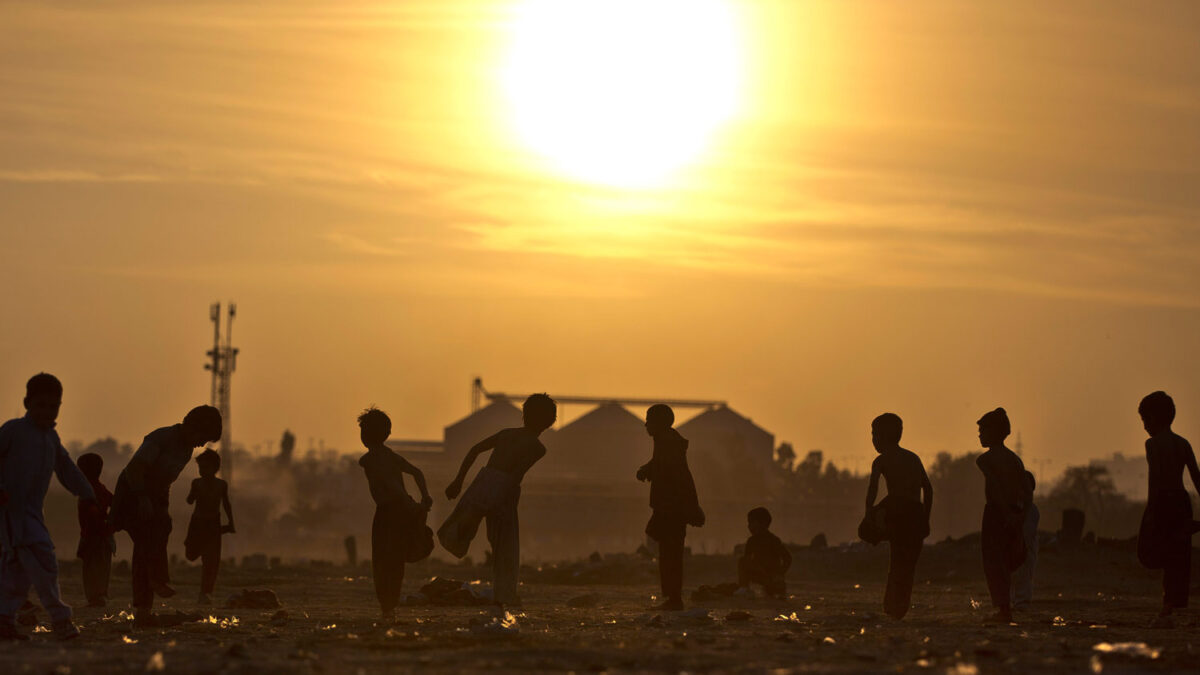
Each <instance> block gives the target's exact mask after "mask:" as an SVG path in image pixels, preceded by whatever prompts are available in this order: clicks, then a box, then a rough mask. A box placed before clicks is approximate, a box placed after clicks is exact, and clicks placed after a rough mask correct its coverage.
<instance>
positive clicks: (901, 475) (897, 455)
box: [867, 413, 933, 619]
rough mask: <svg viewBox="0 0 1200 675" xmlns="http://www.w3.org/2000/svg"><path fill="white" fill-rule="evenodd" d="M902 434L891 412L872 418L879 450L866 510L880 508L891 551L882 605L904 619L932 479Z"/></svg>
mask: <svg viewBox="0 0 1200 675" xmlns="http://www.w3.org/2000/svg"><path fill="white" fill-rule="evenodd" d="M903 434H904V422H903V420H901V419H900V416H899V415H896V414H895V413H884V414H882V415H880V416H879V417H876V418H875V419H874V420H873V421H872V422H871V444H872V445H874V446H875V451H876V452H878V453H879V456H878V457H876V458H875V461H874V462H872V463H871V480H870V483H869V484H868V486H867V512H868V513H870V512H871V511H872V510H873V509H876V508H882V509H883V522H884V532H885V535H886V538H887V540H888V542H889V549H890V553H891V560H890V562H889V564H888V577H887V590H886V591H884V595H883V609H884V611H885V612H887V614H888V616H891V617H892V618H894V619H903V618H904V615H905V614H907V613H908V609H909V607H911V606H912V589H913V578H914V577H915V576H916V573H917V559H918V558H920V556H921V548H922V547H923V546H924V542H925V537H927V536H929V514H930V512H931V511H932V510H933V484H931V483H930V482H929V475H928V474H926V473H925V465H924V464H923V463H922V462H921V458H920V457H918V456H917V454H916V453H914V452H911V451H909V450H905V449H904V448H902V447H900V438H901V436H902V435H903ZM880 476H883V480H884V481H885V482H886V483H887V497H885V498H884V499H883V501H882V502H880V503H879V505H878V506H876V504H875V497H876V495H877V494H878V492H879V477H880Z"/></svg>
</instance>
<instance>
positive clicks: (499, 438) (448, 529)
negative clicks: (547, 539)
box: [438, 394, 558, 606]
mask: <svg viewBox="0 0 1200 675" xmlns="http://www.w3.org/2000/svg"><path fill="white" fill-rule="evenodd" d="M522 415H523V417H524V426H521V427H518V428H515V429H505V430H503V431H500V432H498V433H496V434H493V435H492V436H489V437H488V438H485V439H484V440H482V441H480V442H479V443H477V444H475V446H474V447H472V448H471V450H470V451H469V452H468V453H467V456H466V457H464V458H463V461H462V466H460V467H459V469H458V475H457V476H455V478H454V480H453V481H452V482H451V483H450V485H449V486H448V487H447V488H446V497H447V498H449V499H454V498H456V497H458V494H459V493H460V492H462V485H463V481H464V480H465V479H466V476H467V472H468V471H469V470H470V469H471V465H472V464H473V463H474V462H475V459H476V458H477V457H479V455H481V454H483V453H485V452H488V451H489V450H490V451H491V452H492V456H491V458H490V459H488V463H487V465H486V466H484V467H483V468H481V469H480V470H479V473H478V474H476V476H475V480H474V481H472V482H471V486H470V487H468V488H467V491H466V492H464V493H463V495H462V499H461V500H460V501H459V502H458V505H457V506H455V507H454V511H453V512H452V513H451V514H450V517H449V518H447V519H446V522H445V523H443V524H442V526H441V527H440V528H439V529H438V540H439V541H440V542H441V543H442V546H443V547H444V548H445V549H446V550H447V551H449V552H451V553H453V554H454V555H455V556H457V557H459V558H462V557H463V556H465V555H466V554H467V549H468V548H469V547H470V545H471V540H472V539H474V538H475V533H476V531H478V529H479V523H480V521H481V520H483V519H484V518H486V519H487V537H488V542H489V543H490V544H491V545H492V593H493V599H494V600H495V602H496V603H498V604H500V605H507V606H516V605H519V604H520V602H521V599H520V597H518V595H517V585H518V573H519V571H520V566H521V536H520V523H519V521H518V519H517V504H518V502H519V501H520V499H521V480H522V479H523V478H524V477H525V473H526V472H527V471H529V469H530V468H532V467H533V465H534V464H536V463H537V461H538V460H540V459H541V458H542V457H544V456H545V455H546V446H544V445H542V442H541V441H539V440H538V436H540V435H541V434H542V432H543V431H545V430H546V429H549V428H550V426H551V425H553V424H554V420H555V419H556V418H557V417H558V406H557V405H556V404H555V403H554V399H552V398H550V397H549V396H547V395H546V394H534V395H533V396H530V397H529V398H527V399H525V404H524V405H523V406H522Z"/></svg>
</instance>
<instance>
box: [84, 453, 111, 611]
mask: <svg viewBox="0 0 1200 675" xmlns="http://www.w3.org/2000/svg"><path fill="white" fill-rule="evenodd" d="M75 464H76V465H77V466H78V467H79V470H80V471H81V472H83V475H84V477H86V478H87V480H88V484H90V485H91V486H92V492H93V493H94V494H95V495H96V498H95V499H94V500H90V501H89V500H86V499H80V500H79V547H78V548H77V549H76V551H75V555H77V556H79V559H80V561H82V567H83V594H84V595H85V596H87V600H88V607H104V606H105V605H107V604H108V577H109V574H110V573H111V571H112V557H113V554H114V553H116V548H117V547H116V542H115V541H114V540H113V531H112V528H111V527H110V526H109V524H108V509H109V507H110V506H112V493H111V492H109V491H108V488H107V487H105V486H104V483H101V482H100V473H101V472H102V471H103V470H104V458H103V457H101V456H100V455H97V454H96V453H94V452H89V453H85V454H83V455H80V456H79V459H77V460H75Z"/></svg>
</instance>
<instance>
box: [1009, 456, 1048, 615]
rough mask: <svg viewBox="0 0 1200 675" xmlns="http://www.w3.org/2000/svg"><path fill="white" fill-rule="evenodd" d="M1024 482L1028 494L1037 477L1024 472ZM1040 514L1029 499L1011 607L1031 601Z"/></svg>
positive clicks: (1024, 605)
mask: <svg viewBox="0 0 1200 675" xmlns="http://www.w3.org/2000/svg"><path fill="white" fill-rule="evenodd" d="M1025 483H1026V484H1027V485H1028V486H1029V494H1030V495H1032V494H1033V491H1034V490H1036V489H1037V479H1035V478H1034V477H1033V473H1031V472H1029V471H1026V472H1025ZM1041 519H1042V514H1041V512H1040V511H1038V507H1037V504H1034V503H1033V499H1032V497H1031V498H1030V500H1029V508H1027V509H1025V524H1024V527H1023V528H1022V533H1023V534H1024V536H1025V562H1023V563H1021V566H1020V567H1019V568H1017V571H1016V572H1013V592H1012V597H1013V607H1015V608H1016V609H1025V608H1027V607H1029V605H1030V604H1031V603H1032V602H1033V575H1034V573H1035V572H1036V571H1037V559H1038V523H1039V522H1041Z"/></svg>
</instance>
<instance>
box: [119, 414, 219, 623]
mask: <svg viewBox="0 0 1200 675" xmlns="http://www.w3.org/2000/svg"><path fill="white" fill-rule="evenodd" d="M221 429H222V424H221V411H219V410H217V409H216V408H214V407H213V406H210V405H202V406H197V407H195V408H192V410H191V411H189V412H188V414H187V416H185V417H184V418H183V422H182V423H180V424H174V425H171V426H169V427H162V428H161V429H155V430H154V431H151V432H150V433H149V434H147V435H146V437H145V438H144V439H142V444H141V446H140V447H138V449H137V452H135V453H133V457H131V458H130V459H129V463H128V464H126V465H125V469H124V470H123V471H122V472H121V475H120V476H119V477H118V478H117V488H116V490H114V492H113V507H112V515H111V520H112V522H113V528H114V529H116V530H126V531H128V532H129V538H130V539H131V540H133V554H132V556H131V557H132V564H131V568H132V569H131V572H132V574H131V581H132V585H133V612H134V623H136V624H137V625H139V626H143V627H153V626H155V625H156V624H157V623H158V621H157V617H156V616H155V615H154V613H153V611H152V610H153V607H154V596H155V595H158V596H160V597H163V598H169V597H171V596H173V595H175V589H174V588H171V586H170V574H169V570H168V568H167V540H168V539H169V538H170V536H171V527H172V525H171V513H170V511H169V509H168V507H169V506H170V503H171V484H172V483H174V482H175V481H176V479H178V478H179V474H180V473H181V472H182V471H183V468H184V467H185V466H187V464H188V462H190V461H191V460H192V452H194V451H195V449H196V448H198V447H200V446H202V445H204V444H205V443H211V442H213V441H218V440H220V439H221Z"/></svg>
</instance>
